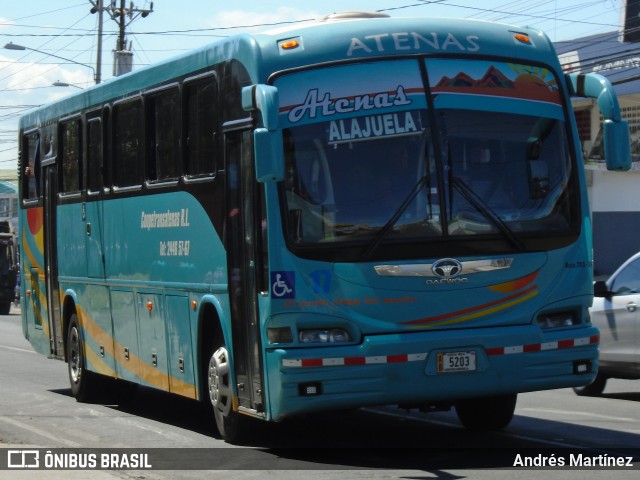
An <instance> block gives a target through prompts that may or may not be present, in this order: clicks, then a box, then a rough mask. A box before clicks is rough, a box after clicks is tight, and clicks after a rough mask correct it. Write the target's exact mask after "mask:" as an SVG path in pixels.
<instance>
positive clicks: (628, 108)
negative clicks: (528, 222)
mask: <svg viewBox="0 0 640 480" xmlns="http://www.w3.org/2000/svg"><path fill="white" fill-rule="evenodd" d="M639 14H640V0H628V1H627V2H625V4H624V5H623V7H622V16H621V17H622V20H621V29H620V31H614V32H610V33H605V34H599V35H594V36H590V37H583V38H579V39H576V40H572V41H566V42H558V43H556V49H557V51H558V55H559V57H560V62H561V63H562V65H563V67H564V68H565V71H566V72H584V73H592V72H593V73H598V74H600V75H603V76H605V77H607V78H608V79H609V81H610V82H611V83H612V84H613V86H614V89H615V92H616V94H617V95H618V99H619V102H620V107H621V113H622V117H623V118H624V119H625V120H627V121H628V123H629V130H630V134H631V155H632V160H633V164H632V168H631V170H630V171H628V172H610V171H608V170H607V169H606V167H605V165H604V162H603V159H602V153H601V152H602V140H601V138H602V134H601V132H600V125H601V121H602V120H601V118H600V112H599V110H598V107H597V106H596V105H595V102H594V101H592V100H587V99H576V100H575V101H574V109H575V113H576V120H577V122H578V130H579V134H580V140H581V143H582V147H583V151H584V157H585V168H586V170H587V172H586V173H587V181H588V187H589V200H590V204H591V212H592V224H593V250H594V263H595V264H594V271H595V273H596V275H608V274H611V273H613V271H614V270H615V269H616V268H617V267H618V266H619V265H620V264H621V263H622V262H623V261H624V260H626V259H627V258H628V257H630V256H631V255H632V254H634V253H636V252H638V251H640V17H639Z"/></svg>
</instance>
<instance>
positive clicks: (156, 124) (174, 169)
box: [146, 87, 181, 180]
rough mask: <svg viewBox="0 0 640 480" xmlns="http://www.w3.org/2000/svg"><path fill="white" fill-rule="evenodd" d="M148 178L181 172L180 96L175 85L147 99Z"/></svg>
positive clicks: (157, 177)
mask: <svg viewBox="0 0 640 480" xmlns="http://www.w3.org/2000/svg"><path fill="white" fill-rule="evenodd" d="M146 103H147V122H148V123H147V128H148V130H147V131H148V145H149V157H148V158H149V171H148V179H149V180H167V179H172V178H173V179H176V178H178V176H179V175H180V170H181V168H180V97H179V95H178V88H177V87H176V88H172V89H170V90H165V91H163V92H161V93H158V94H154V95H152V96H150V97H149V99H148V100H147V102H146Z"/></svg>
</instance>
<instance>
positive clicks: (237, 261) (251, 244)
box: [224, 125, 264, 413]
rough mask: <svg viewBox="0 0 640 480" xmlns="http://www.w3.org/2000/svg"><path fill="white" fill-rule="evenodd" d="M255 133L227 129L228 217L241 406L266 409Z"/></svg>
mask: <svg viewBox="0 0 640 480" xmlns="http://www.w3.org/2000/svg"><path fill="white" fill-rule="evenodd" d="M248 126H249V125H247V126H246V127H248ZM246 127H245V128H246ZM251 133H252V132H251V130H247V129H245V130H240V131H238V130H236V131H229V130H227V131H226V132H225V160H226V165H225V175H226V202H227V208H226V212H227V219H226V227H225V235H224V236H225V239H224V240H225V242H226V250H227V255H228V260H227V264H228V269H229V299H230V303H231V316H232V318H231V321H232V329H231V332H232V337H233V338H232V345H233V361H234V365H235V373H236V380H237V387H238V388H237V390H238V405H239V406H240V407H244V408H247V409H250V410H252V411H253V412H255V413H262V412H264V403H263V378H262V363H261V355H260V352H261V344H260V330H259V328H260V321H259V314H258V304H257V296H258V294H259V293H258V284H259V282H258V271H257V270H258V268H257V265H258V262H259V258H258V257H259V255H258V248H259V247H258V244H259V243H260V242H259V238H260V235H259V228H261V227H260V225H261V224H262V220H261V217H262V214H261V212H262V209H261V208H260V206H259V205H260V201H259V198H258V197H259V195H258V184H257V182H256V178H255V174H254V162H253V151H252V141H251V138H252V135H251Z"/></svg>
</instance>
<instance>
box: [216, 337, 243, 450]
mask: <svg viewBox="0 0 640 480" xmlns="http://www.w3.org/2000/svg"><path fill="white" fill-rule="evenodd" d="M231 378H232V375H231V367H230V365H229V352H228V351H227V349H226V348H225V347H224V345H223V346H221V347H219V348H217V349H215V351H214V352H213V353H212V354H211V356H210V358H209V369H208V374H207V384H208V388H209V400H210V401H211V406H212V408H213V416H214V418H215V421H216V427H217V428H218V432H219V433H220V435H221V436H222V438H223V439H224V440H225V441H227V442H229V443H238V442H240V441H241V440H242V438H243V437H244V433H245V432H244V430H245V425H244V423H245V422H244V418H243V417H242V416H241V415H240V414H239V413H238V412H235V411H234V410H233V388H232V385H231Z"/></svg>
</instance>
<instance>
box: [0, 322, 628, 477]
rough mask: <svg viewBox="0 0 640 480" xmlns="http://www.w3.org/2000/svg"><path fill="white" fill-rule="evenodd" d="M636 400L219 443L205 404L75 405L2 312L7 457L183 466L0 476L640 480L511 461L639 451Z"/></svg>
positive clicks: (528, 397) (296, 431) (561, 395)
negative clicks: (58, 454)
mask: <svg viewBox="0 0 640 480" xmlns="http://www.w3.org/2000/svg"><path fill="white" fill-rule="evenodd" d="M639 402H640V382H634V381H622V380H613V381H610V382H609V384H608V386H607V388H606V389H605V393H604V395H603V396H602V397H599V398H586V397H578V396H576V395H575V394H574V393H573V391H572V390H570V389H564V390H553V391H547V392H535V393H527V394H521V395H520V396H519V398H518V405H517V408H516V416H515V417H514V420H513V422H512V423H511V425H510V426H509V427H508V428H507V429H506V430H505V431H504V432H501V433H474V432H469V431H466V430H465V429H463V428H462V427H461V426H460V424H459V423H458V421H457V418H456V416H455V414H454V413H452V412H438V413H429V414H425V413H419V412H415V411H412V412H406V411H404V410H400V409H398V408H394V407H384V408H376V409H361V410H355V411H349V412H338V413H327V414H316V415H309V416H306V417H303V418H297V419H293V420H290V421H287V422H284V423H282V424H278V425H270V424H269V425H265V424H262V423H259V424H256V425H255V432H254V435H253V436H252V439H251V441H250V442H249V444H247V445H246V446H244V447H238V446H232V445H228V444H226V443H225V442H223V441H222V440H221V439H220V437H219V436H218V434H217V431H216V430H215V428H214V427H213V422H212V420H211V418H210V415H209V414H208V410H207V409H206V408H204V407H203V406H202V405H200V404H199V403H197V402H194V401H190V400H186V399H182V398H179V397H173V396H170V395H167V394H164V393H162V392H157V391H153V390H149V389H139V390H138V392H137V393H136V394H135V397H134V399H133V401H132V402H130V403H127V404H124V405H115V404H109V403H102V404H81V403H77V402H76V401H75V400H74V399H73V398H72V397H71V391H70V388H69V384H68V378H67V369H66V364H64V363H63V362H61V361H57V360H50V359H47V358H45V357H43V356H42V355H39V354H36V353H35V352H33V350H32V349H31V346H30V345H29V343H28V342H27V341H26V340H25V339H24V338H23V337H22V331H21V326H20V316H19V315H18V314H16V312H13V313H12V314H11V315H8V316H1V317H0V455H7V453H5V449H12V450H16V449H19V450H24V449H29V448H35V449H59V448H66V449H91V450H80V451H82V452H85V453H87V452H88V453H87V454H95V455H97V457H96V458H98V459H99V458H100V454H101V453H104V452H112V451H117V450H111V449H128V450H126V452H129V453H131V452H133V453H136V454H142V453H143V452H148V453H149V455H150V458H151V460H152V463H156V465H155V467H156V468H157V467H158V466H159V465H160V466H165V467H166V468H176V467H173V466H172V465H174V464H175V463H176V462H177V463H178V464H179V465H182V466H181V467H180V469H179V470H171V469H168V470H155V469H154V470H146V471H141V470H99V471H88V470H84V471H68V470H56V471H42V470H40V471H31V472H29V471H16V470H0V479H5V478H6V479H11V480H13V479H18V480H20V479H23V478H24V479H30V478H34V479H35V478H38V479H46V480H50V479H51V480H52V479H63V478H64V479H74V478H79V479H93V480H95V479H98V480H103V479H114V478H125V479H145V480H165V479H195V478H203V476H204V474H203V471H202V470H191V468H201V469H206V470H210V471H209V472H207V474H206V476H207V477H208V478H225V479H228V478H232V479H235V478H242V479H248V478H257V477H259V478H261V479H263V478H264V477H265V476H266V477H271V478H277V479H278V480H285V479H289V478H291V479H301V478H311V477H314V478H315V477H318V476H321V477H322V478H323V480H324V479H327V480H337V479H340V480H342V479H345V478H374V479H376V478H380V479H389V478H398V479H430V478H444V479H458V478H480V479H485V478H486V479H494V478H500V477H501V476H504V478H509V479H514V478H515V479H519V478H539V477H540V476H541V475H543V474H546V473H545V472H549V473H550V474H553V476H554V479H555V478H559V479H565V478H567V479H568V478H580V479H581V480H582V479H585V478H601V477H602V475H611V476H614V478H632V477H633V478H636V477H637V474H638V469H639V468H640V458H636V459H635V467H634V469H630V468H618V469H615V470H602V469H598V468H595V469H594V468H588V469H578V468H564V469H560V468H555V467H554V468H549V469H547V470H541V469H540V468H539V467H538V466H535V465H534V466H533V468H521V465H518V464H516V465H515V466H514V464H513V463H517V462H518V461H522V462H524V461H525V460H524V459H525V457H529V458H531V460H530V461H531V462H534V461H536V458H537V460H538V461H542V460H543V457H545V458H547V460H548V459H549V458H554V456H555V458H558V457H560V456H566V457H567V463H568V460H569V454H570V453H577V454H583V455H584V456H585V457H586V456H589V458H593V457H596V456H598V455H600V456H604V457H615V458H618V457H623V456H627V455H629V454H631V453H633V454H635V453H637V452H638V451H639V450H640V410H639V408H638V407H639ZM630 448H635V449H637V450H635V451H631V450H629V449H630ZM146 449H167V450H161V451H159V450H146ZM69 451H75V450H69ZM54 452H55V450H54ZM505 459H506V461H505ZM2 460H3V459H2V458H0V465H2ZM172 462H173V463H172ZM165 467H162V468H165Z"/></svg>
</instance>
